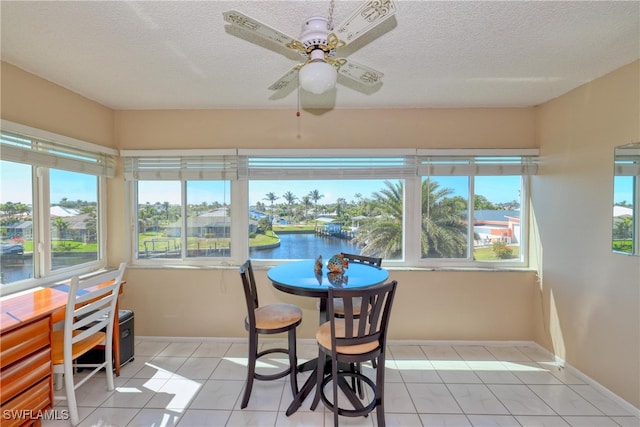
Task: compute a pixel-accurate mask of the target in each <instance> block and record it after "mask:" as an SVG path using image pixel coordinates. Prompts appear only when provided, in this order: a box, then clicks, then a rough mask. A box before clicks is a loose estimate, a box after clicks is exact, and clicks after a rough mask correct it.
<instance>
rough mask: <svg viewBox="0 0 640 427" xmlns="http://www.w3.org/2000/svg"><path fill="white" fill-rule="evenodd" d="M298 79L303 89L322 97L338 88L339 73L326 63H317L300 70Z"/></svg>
mask: <svg viewBox="0 0 640 427" xmlns="http://www.w3.org/2000/svg"><path fill="white" fill-rule="evenodd" d="M298 79H299V80H300V87H301V88H302V89H304V90H306V91H307V92H311V93H313V94H315V95H320V94H323V93H325V92H327V91H329V90H331V89H333V88H334V87H336V80H337V79H338V72H337V71H336V69H335V67H333V66H332V65H330V64H328V63H326V62H324V61H315V62H310V63H308V64H306V65H305V66H304V67H302V68H301V69H300V71H299V72H298Z"/></svg>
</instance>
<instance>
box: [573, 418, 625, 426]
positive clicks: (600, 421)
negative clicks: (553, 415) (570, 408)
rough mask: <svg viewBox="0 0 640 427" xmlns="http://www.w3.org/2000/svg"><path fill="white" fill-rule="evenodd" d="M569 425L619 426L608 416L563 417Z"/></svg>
mask: <svg viewBox="0 0 640 427" xmlns="http://www.w3.org/2000/svg"><path fill="white" fill-rule="evenodd" d="M563 418H564V419H565V420H566V421H567V422H568V423H569V425H570V426H571V427H619V426H618V423H616V422H615V421H613V420H612V419H611V418H609V417H581V416H570V417H563Z"/></svg>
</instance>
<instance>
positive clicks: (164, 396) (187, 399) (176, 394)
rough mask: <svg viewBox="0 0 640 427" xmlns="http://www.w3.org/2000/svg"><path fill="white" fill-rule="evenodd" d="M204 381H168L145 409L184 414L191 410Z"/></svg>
mask: <svg viewBox="0 0 640 427" xmlns="http://www.w3.org/2000/svg"><path fill="white" fill-rule="evenodd" d="M203 386H204V380H199V381H198V380H189V379H175V377H174V378H171V379H168V380H167V381H166V382H165V383H164V384H162V386H161V387H160V388H159V389H158V390H157V391H156V393H155V394H154V395H153V397H152V398H151V399H150V400H149V401H148V402H147V404H146V405H145V408H160V409H172V410H174V411H179V412H181V413H183V412H184V411H186V410H187V409H188V408H189V405H191V403H192V402H193V400H194V399H195V397H196V395H197V394H198V393H199V392H200V389H202V387H203Z"/></svg>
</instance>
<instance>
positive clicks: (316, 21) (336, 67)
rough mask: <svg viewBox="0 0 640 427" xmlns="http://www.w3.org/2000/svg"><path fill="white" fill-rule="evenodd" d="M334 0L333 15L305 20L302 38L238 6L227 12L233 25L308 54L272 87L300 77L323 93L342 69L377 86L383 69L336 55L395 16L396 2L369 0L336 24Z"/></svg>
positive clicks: (310, 88) (309, 87)
mask: <svg viewBox="0 0 640 427" xmlns="http://www.w3.org/2000/svg"><path fill="white" fill-rule="evenodd" d="M334 2H335V0H331V4H330V8H329V18H323V17H318V16H314V17H311V18H308V19H307V20H305V21H304V23H303V24H302V32H301V33H300V37H299V39H294V38H293V37H290V36H288V35H286V34H284V33H282V32H280V31H277V30H275V29H273V28H271V27H269V26H267V25H265V24H263V23H261V22H259V21H257V20H255V19H253V18H251V17H249V16H247V15H244V14H242V13H240V12H238V11H235V10H230V11H228V12H224V13H223V16H224V20H225V21H227V22H228V23H230V24H231V26H233V27H238V28H241V29H243V30H247V31H250V32H251V33H253V34H255V35H258V36H260V37H263V38H265V39H268V40H271V41H273V42H275V43H278V44H280V45H282V46H284V47H286V48H288V49H291V50H294V51H297V52H298V53H300V54H301V55H302V56H303V57H304V58H305V61H304V62H302V63H300V64H297V65H295V66H294V67H293V68H292V69H291V70H289V71H288V72H287V73H286V74H285V75H284V76H282V77H281V78H280V79H278V81H276V82H275V83H274V84H272V85H271V86H269V89H270V90H274V91H275V90H280V89H282V88H285V87H287V86H288V85H289V84H291V83H292V82H294V81H295V80H296V78H297V79H298V81H299V83H300V87H302V89H304V90H306V91H308V92H311V93H313V94H316V95H319V94H322V93H325V92H327V91H329V90H331V89H333V88H334V87H335V84H336V80H337V77H338V73H340V74H341V75H343V76H345V77H346V78H349V79H352V80H355V81H357V82H359V83H361V84H364V85H366V86H375V85H376V84H378V83H379V82H381V79H382V76H383V74H382V73H381V72H380V71H377V70H374V69H373V68H369V67H367V66H365V65H362V64H358V63H356V62H354V61H351V60H349V59H346V58H336V57H335V55H336V52H337V51H338V50H340V49H341V48H343V47H345V46H347V45H348V44H349V43H351V42H353V41H354V40H356V39H357V38H358V37H360V36H362V35H363V34H365V33H367V32H368V31H370V30H372V29H373V28H375V27H377V26H378V25H380V24H381V23H382V22H384V21H386V20H387V19H389V18H390V17H392V16H393V15H394V14H395V13H396V9H397V6H396V2H395V1H394V0H369V1H365V2H364V3H362V4H361V5H360V6H359V7H358V8H357V9H356V10H355V11H354V12H353V13H352V14H351V15H350V16H349V17H348V18H347V19H346V20H345V21H344V22H342V23H341V24H340V25H338V26H337V27H335V28H334V27H333V22H332V21H333V9H334Z"/></svg>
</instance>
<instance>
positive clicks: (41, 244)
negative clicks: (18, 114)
mask: <svg viewBox="0 0 640 427" xmlns="http://www.w3.org/2000/svg"><path fill="white" fill-rule="evenodd" d="M0 145H1V148H2V151H1V152H0V156H1V161H0V167H1V168H2V170H1V178H2V183H1V184H0V190H1V193H0V236H1V246H0V248H1V253H2V256H1V258H0V259H1V262H0V267H1V275H0V279H1V280H0V281H1V286H0V293H2V294H5V293H11V292H15V291H18V290H22V289H28V288H31V287H35V286H39V285H41V284H49V283H53V282H55V281H57V280H60V279H62V278H67V277H69V276H71V275H73V274H84V273H88V272H90V271H93V270H97V269H99V268H102V267H104V266H105V265H106V260H105V259H104V224H103V220H102V218H103V215H102V204H103V187H104V185H105V179H106V178H107V177H111V176H113V175H114V172H115V169H114V166H115V157H114V154H115V153H116V151H115V150H110V149H108V148H105V147H100V146H97V145H94V144H90V143H87V142H83V141H78V140H75V139H72V138H68V137H65V136H62V135H56V134H53V133H49V132H44V131H40V130H38V129H33V128H29V127H27V126H22V125H19V124H16V123H12V122H8V121H4V120H3V121H2V136H1V139H0Z"/></svg>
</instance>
